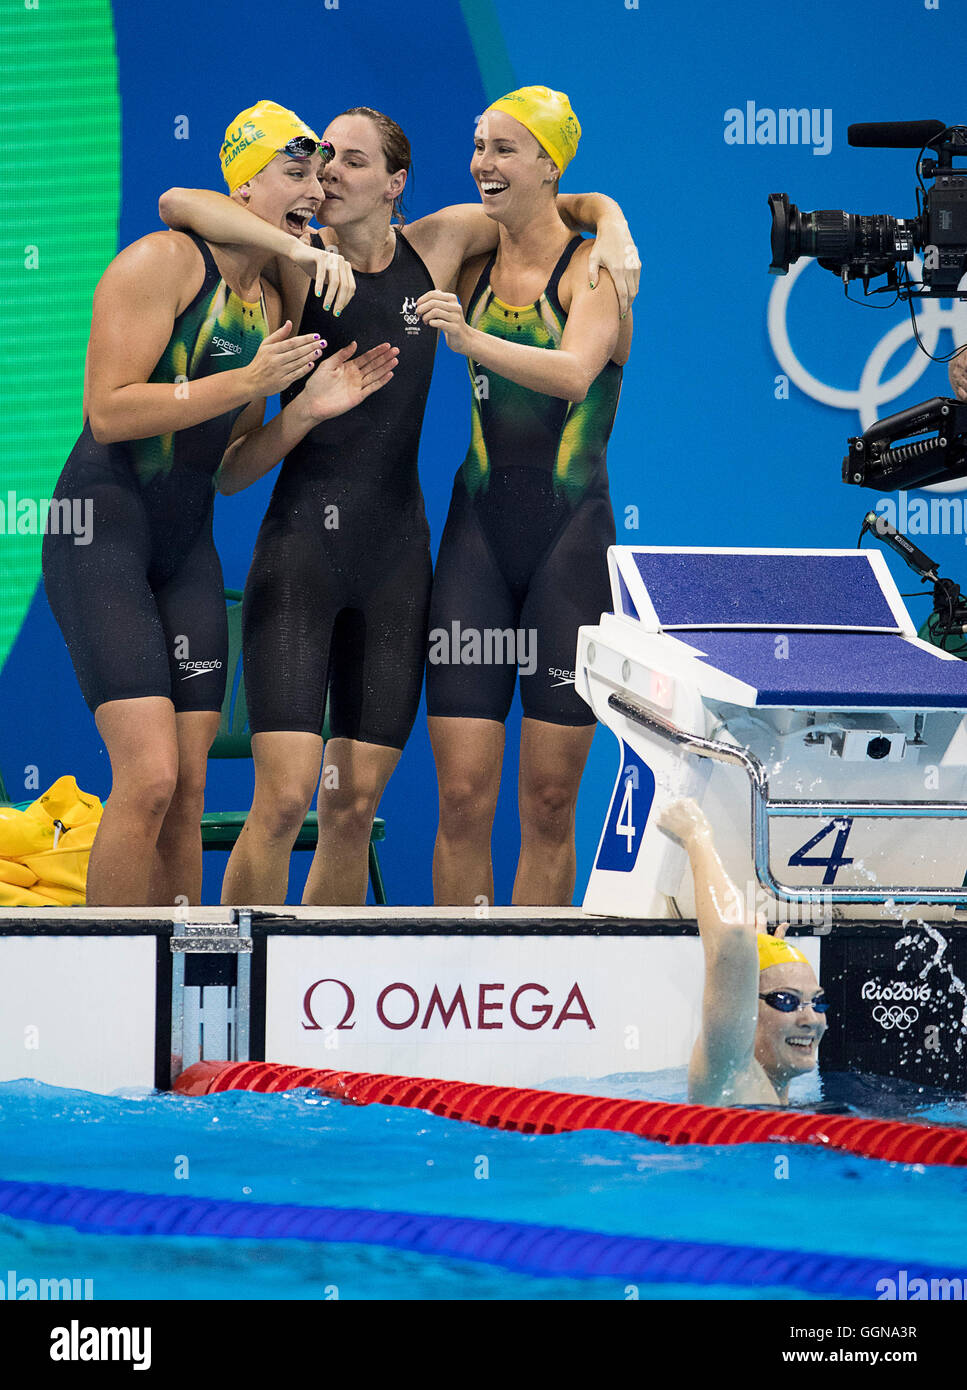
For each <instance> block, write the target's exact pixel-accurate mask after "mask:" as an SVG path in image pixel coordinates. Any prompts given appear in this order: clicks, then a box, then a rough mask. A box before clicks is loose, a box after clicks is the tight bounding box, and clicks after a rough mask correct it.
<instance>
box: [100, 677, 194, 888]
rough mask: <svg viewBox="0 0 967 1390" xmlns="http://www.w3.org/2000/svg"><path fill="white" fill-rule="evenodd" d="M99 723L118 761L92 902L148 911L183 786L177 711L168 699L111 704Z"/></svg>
mask: <svg viewBox="0 0 967 1390" xmlns="http://www.w3.org/2000/svg"><path fill="white" fill-rule="evenodd" d="M94 718H95V721H96V723H97V727H98V730H99V732H100V735H101V737H102V738H103V740H104V743H105V746H106V747H107V751H108V756H109V757H110V759H111V794H110V796H109V797H108V799H107V802H106V803H105V806H104V814H103V816H102V817H101V823H100V825H99V826H98V831H97V836H96V838H95V840H94V847H93V849H92V850H91V858H90V863H89V865H88V871H87V902H88V905H89V906H92V907H141V906H146V905H147V904H148V903H149V902H150V901H151V899H150V890H151V881H152V871H153V868H154V864H155V855H156V851H157V845H158V837H159V835H160V833H161V828H162V825H163V824H164V820H165V816H166V814H167V812H168V808H169V806H170V805H171V799H172V797H173V795H174V792H175V787H176V785H177V781H178V734H177V728H176V724H175V711H174V707H173V706H172V703H171V701H170V700H166V699H164V698H162V697H160V696H148V697H145V698H143V699H134V700H109V701H107V702H106V703H104V704H102V705H99V706H98V708H97V710H96V712H95V715H94ZM216 722H217V719H216Z"/></svg>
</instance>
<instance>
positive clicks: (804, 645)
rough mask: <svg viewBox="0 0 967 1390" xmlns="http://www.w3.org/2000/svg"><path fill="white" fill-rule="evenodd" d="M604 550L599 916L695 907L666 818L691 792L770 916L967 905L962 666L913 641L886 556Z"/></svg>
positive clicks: (585, 685)
mask: <svg viewBox="0 0 967 1390" xmlns="http://www.w3.org/2000/svg"><path fill="white" fill-rule="evenodd" d="M609 563H610V566H611V577H612V589H613V594H614V602H615V611H614V613H613V614H605V615H604V616H603V617H602V619H601V622H600V624H599V625H598V626H596V627H587V628H582V629H581V631H580V635H579V641H578V656H577V666H576V671H577V682H576V684H577V688H578V691H579V692H580V693H581V695H582V696H583V697H584V698H585V699H586V700H587V701H588V703H589V704H590V705H591V707H592V709H593V710H594V712H595V714H596V715H597V717H598V719H599V720H600V721H601V722H602V723H604V724H607V726H608V727H609V728H610V729H611V730H612V732H613V733H614V734H615V736H616V738H617V739H618V741H619V746H620V751H621V764H620V767H619V771H618V776H617V778H616V782H615V789H614V793H613V796H612V802H611V807H610V811H609V815H608V818H607V822H606V825H605V828H604V832H603V834H602V837H601V841H600V844H599V847H598V853H597V857H596V860H595V865H594V869H593V871H592V874H591V879H590V882H589V884H588V889H587V892H586V895H585V899H584V907H585V909H586V910H587V911H589V912H594V913H604V914H609V913H617V914H630V913H640V914H642V915H645V916H648V917H653V918H657V919H662V918H666V919H675V918H677V917H679V916H681V917H694V915H695V903H694V894H693V891H692V885H691V876H690V873H689V872H688V869H687V862H686V859H685V855H684V853H683V851H682V850H681V848H680V847H679V846H678V845H677V844H676V843H675V842H674V841H672V840H671V839H670V838H669V837H668V836H667V835H665V834H664V833H663V832H662V831H661V830H660V829H659V828H658V823H659V821H660V818H661V813H662V810H663V808H664V807H665V806H666V805H667V804H668V802H669V801H671V800H673V799H675V798H676V797H679V796H692V797H694V798H695V799H696V800H697V801H698V802H699V803H700V804H701V806H702V807H703V809H704V811H705V814H706V815H707V817H708V819H709V821H710V823H711V825H712V829H713V834H714V837H715V843H716V846H717V848H718V850H719V853H720V855H721V857H722V860H723V862H724V864H725V866H726V869H727V870H728V872H729V874H730V876H731V877H732V879H733V881H734V882H735V883H736V885H737V886H738V887H739V888H740V889H741V890H742V891H743V892H744V893H745V895H746V898H747V901H748V903H749V905H750V909H752V908H755V907H759V908H760V909H763V910H764V911H765V912H766V915H767V917H768V919H769V920H770V921H790V922H802V923H804V924H810V925H814V926H817V927H822V926H824V925H829V924H830V923H831V922H832V921H834V920H849V919H858V918H859V919H863V920H867V921H868V920H870V919H875V918H880V919H882V920H885V921H900V920H902V919H903V918H904V917H906V916H912V917H917V916H920V917H924V918H928V919H930V920H939V921H943V920H967V917H964V916H963V915H962V916H961V917H960V918H959V919H958V918H957V917H956V914H957V912H958V910H961V907H962V905H967V892H965V890H964V888H963V885H964V880H965V874H967V824H965V821H964V819H963V817H964V816H965V815H967V721H965V710H967V663H965V662H962V661H960V660H958V659H957V658H955V657H951V656H949V655H948V654H946V653H944V652H941V651H939V650H938V649H937V648H935V647H932V646H929V645H928V644H927V643H924V642H921V641H919V640H918V639H917V637H916V629H915V628H914V625H913V623H912V621H911V619H910V617H909V614H908V613H907V611H906V609H905V607H904V605H903V601H902V599H901V597H900V595H899V592H898V591H897V589H896V586H895V585H894V583H893V580H892V578H891V576H890V573H889V571H888V569H887V567H886V563H885V561H884V559H883V557H882V556H881V555H879V554H878V553H873V552H866V551H801V550H789V551H778V550H764V551H758V550H755V551H753V550H741V551H727V550H680V551H679V550H671V549H668V548H664V547H642V548H632V547H621V546H616V547H613V548H612V549H611V551H610V552H609ZM703 745H704V747H703ZM729 750H736V751H737V752H739V753H741V755H742V756H741V757H740V758H738V759H736V760H728V752H729ZM707 753H710V754H711V755H709V756H706V755H703V754H707ZM750 755H751V756H750ZM723 759H724V760H723ZM750 768H751V769H753V770H755V769H757V774H756V775H758V776H759V778H760V781H761V782H762V784H763V785H764V786H765V788H766V789H765V792H764V794H763V795H761V796H760V797H759V802H760V805H759V810H758V813H757V814H758V815H759V825H758V829H757V828H756V826H755V824H754V821H753V814H754V811H755V809H756V808H755V804H754V803H755V798H754V795H753V780H754V779H753V780H750V777H751V773H750ZM766 784H767V785H766ZM890 808H892V810H891V809H890ZM763 834H766V835H767V836H768V853H767V854H765V855H763V854H761V853H760V855H759V860H760V862H759V864H758V865H757V863H756V845H757V836H758V840H759V848H760V851H761V849H762V843H761V842H762V837H763ZM763 861H764V862H763ZM763 870H765V872H764V871H763ZM764 880H765V882H764ZM770 881H771V884H772V885H773V886H770V887H767V886H766V884H767V883H770ZM775 884H778V885H780V886H781V887H784V888H785V889H787V890H790V892H789V893H788V895H784V894H783V893H779V892H775V891H774V885H775ZM789 898H792V899H793V900H792V901H790V900H789ZM810 899H811V900H810Z"/></svg>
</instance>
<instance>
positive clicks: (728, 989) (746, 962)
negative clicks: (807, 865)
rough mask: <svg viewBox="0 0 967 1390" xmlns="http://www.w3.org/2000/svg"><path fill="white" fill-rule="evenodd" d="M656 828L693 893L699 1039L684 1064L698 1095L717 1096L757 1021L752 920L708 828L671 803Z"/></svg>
mask: <svg viewBox="0 0 967 1390" xmlns="http://www.w3.org/2000/svg"><path fill="white" fill-rule="evenodd" d="M661 828H662V830H664V831H666V832H667V833H670V834H671V835H673V836H674V837H675V838H676V839H678V840H680V841H681V842H682V844H683V845H684V847H685V849H686V851H687V853H688V858H689V863H690V864H691V868H692V879H693V881H694V885H695V913H696V917H697V918H698V929H699V934H700V935H701V938H702V947H703V950H704V954H705V988H704V992H703V994H702V1031H701V1034H700V1036H699V1039H698V1042H697V1043H696V1047H695V1052H694V1054H693V1057H692V1078H693V1080H694V1082H695V1083H696V1089H697V1090H699V1091H702V1090H709V1091H712V1092H721V1091H722V1090H723V1089H727V1087H728V1083H729V1081H730V1079H731V1078H732V1077H734V1076H735V1075H736V1074H737V1073H738V1072H741V1071H743V1070H744V1069H745V1068H747V1067H748V1066H749V1065H750V1063H751V1061H752V1058H753V1055H754V1051H755V1032H756V1022H757V1019H758V1015H759V1001H758V993H759V959H758V951H757V946H756V931H757V927H756V921H755V916H754V914H752V915H751V916H750V914H749V913H748V911H747V909H746V904H745V903H744V902H743V900H742V895H741V893H740V892H739V890H738V889H737V888H736V886H735V884H734V883H733V882H732V880H731V879H730V878H729V876H728V874H727V873H726V871H725V867H724V865H723V864H722V861H721V859H720V858H719V856H718V852H717V850H716V848H715V845H714V843H713V840H712V831H711V827H710V826H709V823H708V821H707V819H706V818H705V816H704V814H703V813H702V811H701V809H700V808H699V806H698V805H696V803H695V802H694V801H690V800H686V801H676V802H673V803H672V804H671V805H670V806H669V807H667V809H666V810H665V812H664V814H663V815H662V819H661Z"/></svg>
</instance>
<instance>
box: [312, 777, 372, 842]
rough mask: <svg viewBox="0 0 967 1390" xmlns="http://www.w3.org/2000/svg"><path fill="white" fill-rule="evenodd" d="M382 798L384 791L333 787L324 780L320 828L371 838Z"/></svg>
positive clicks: (320, 794) (321, 794)
mask: <svg viewBox="0 0 967 1390" xmlns="http://www.w3.org/2000/svg"><path fill="white" fill-rule="evenodd" d="M381 795H382V787H379V788H375V787H369V786H365V785H364V786H359V785H356V786H345V785H343V786H338V785H332V786H329V785H327V783H326V779H325V776H324V777H323V781H322V785H321V786H320V788H319V824H320V826H322V825H326V826H328V827H329V828H330V829H333V830H337V831H339V832H341V833H343V834H348V835H352V834H356V835H365V836H367V837H368V836H369V833H370V831H371V830H372V828H373V818H374V817H375V815H376V810H377V807H378V806H379V800H380V796H381Z"/></svg>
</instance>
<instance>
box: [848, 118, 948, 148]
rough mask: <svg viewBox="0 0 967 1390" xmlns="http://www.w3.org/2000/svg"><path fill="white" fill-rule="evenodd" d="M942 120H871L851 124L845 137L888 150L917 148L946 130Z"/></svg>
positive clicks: (854, 141) (862, 144)
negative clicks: (862, 123) (865, 122)
mask: <svg viewBox="0 0 967 1390" xmlns="http://www.w3.org/2000/svg"><path fill="white" fill-rule="evenodd" d="M946 128H947V127H946V126H945V125H944V123H943V121H873V122H868V123H867V124H866V125H851V126H850V127H849V129H848V130H847V132H846V138H847V140H848V141H849V143H850V144H851V145H858V146H862V147H864V148H873V149H888V150H919V149H920V148H921V147H922V146H923V145H928V144H929V143H930V141H931V140H935V139H936V137H937V136H938V135H939V134H940V133H941V131H943V130H946Z"/></svg>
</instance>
